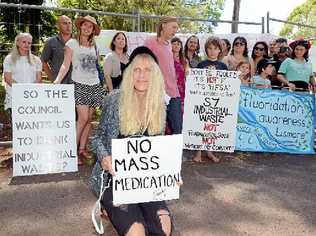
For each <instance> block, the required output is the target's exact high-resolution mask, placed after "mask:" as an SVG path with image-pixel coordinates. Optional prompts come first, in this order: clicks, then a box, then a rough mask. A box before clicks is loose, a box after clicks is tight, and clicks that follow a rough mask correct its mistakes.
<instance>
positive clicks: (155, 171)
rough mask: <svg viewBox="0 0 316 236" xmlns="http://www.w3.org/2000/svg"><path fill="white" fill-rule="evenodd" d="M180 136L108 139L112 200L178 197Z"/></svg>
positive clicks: (140, 200) (144, 200)
mask: <svg viewBox="0 0 316 236" xmlns="http://www.w3.org/2000/svg"><path fill="white" fill-rule="evenodd" d="M182 143H183V138H182V135H181V134H179V135H168V136H155V137H141V138H125V139H113V140H112V166H113V170H114V172H115V176H113V182H112V189H113V203H114V205H118V204H128V203H141V202H152V201H161V200H171V199H178V198H179V186H178V185H177V182H179V181H180V180H181V176H180V171H181V162H182V145H183V144H182Z"/></svg>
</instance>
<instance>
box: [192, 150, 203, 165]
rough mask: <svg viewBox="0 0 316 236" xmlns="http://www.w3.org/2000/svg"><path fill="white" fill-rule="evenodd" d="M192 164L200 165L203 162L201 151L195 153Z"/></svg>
mask: <svg viewBox="0 0 316 236" xmlns="http://www.w3.org/2000/svg"><path fill="white" fill-rule="evenodd" d="M192 160H193V162H196V163H201V162H203V161H202V151H196V153H195V155H194V157H193V159H192Z"/></svg>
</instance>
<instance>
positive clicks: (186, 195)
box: [0, 153, 316, 236]
mask: <svg viewBox="0 0 316 236" xmlns="http://www.w3.org/2000/svg"><path fill="white" fill-rule="evenodd" d="M186 155H191V153H189V154H188V153H186ZM90 171H91V167H82V168H80V172H79V173H67V174H57V175H45V176H32V177H18V178H13V179H11V180H10V179H8V176H9V175H10V173H8V174H7V175H6V178H7V179H5V175H4V174H2V175H1V173H0V199H1V201H0V211H1V217H0V228H1V232H0V235H95V233H94V229H93V227H92V224H91V220H90V214H91V213H90V212H91V209H92V206H93V204H94V202H95V200H96V198H95V196H93V195H92V194H91V193H90V191H89V187H88V184H87V181H88V177H89V175H90ZM0 172H1V170H0ZM182 175H183V180H184V186H183V187H182V189H181V196H180V199H179V200H177V201H170V202H169V203H168V204H169V206H170V209H171V211H172V213H173V218H174V225H175V235H190V236H192V235H193V236H194V235H198V236H200V235H201V236H202V235H225V236H226V235H260V236H261V235H311V236H312V235H316V202H315V200H314V199H315V196H316V186H315V184H314V183H315V182H316V159H315V158H312V157H304V156H296V155H278V154H273V155H271V154H256V153H253V154H251V155H246V154H245V153H238V154H234V155H233V156H232V157H230V158H225V161H223V162H221V163H219V164H212V163H206V164H194V163H192V162H185V163H184V164H183V171H182ZM5 180H7V181H5ZM3 213H4V214H3ZM105 225H106V230H107V231H109V232H108V234H106V235H115V233H114V232H113V229H112V228H111V226H110V225H109V223H108V222H105Z"/></svg>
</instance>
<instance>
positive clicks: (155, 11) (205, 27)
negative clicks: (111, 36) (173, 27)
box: [58, 0, 225, 32]
mask: <svg viewBox="0 0 316 236" xmlns="http://www.w3.org/2000/svg"><path fill="white" fill-rule="evenodd" d="M224 2H225V0H200V1H199V0H191V1H189V0H186V1H184V0H122V1H116V0H107V1H104V0H58V4H59V6H62V7H67V8H80V9H89V10H99V11H105V12H116V13H127V14H136V13H137V12H139V13H140V14H144V15H157V16H160V15H172V16H186V17H194V18H200V19H209V20H218V19H219V18H220V16H221V13H222V11H223V6H224ZM95 17H96V18H98V22H99V23H100V24H101V27H102V28H103V29H119V30H126V31H135V30H136V29H137V19H136V18H127V17H118V16H95ZM156 23H157V19H148V18H143V17H142V18H141V24H140V30H141V31H155V25H156ZM215 25H216V24H214V23H202V22H198V21H187V20H186V21H183V22H181V31H182V32H185V31H188V32H212V28H213V27H214V26H215Z"/></svg>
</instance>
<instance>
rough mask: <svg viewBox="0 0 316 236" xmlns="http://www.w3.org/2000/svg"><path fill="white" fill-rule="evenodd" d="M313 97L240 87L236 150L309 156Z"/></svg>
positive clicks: (312, 132) (312, 142)
mask: <svg viewBox="0 0 316 236" xmlns="http://www.w3.org/2000/svg"><path fill="white" fill-rule="evenodd" d="M314 106H315V97H314V96H313V95H310V94H303V93H295V92H289V91H281V90H271V89H254V88H247V87H242V88H241V93H240V100H239V113H238V123H237V136H236V150H241V151H255V152H287V153H301V154H313V153H315V152H314V126H315V120H314V110H315V109H314Z"/></svg>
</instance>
